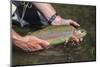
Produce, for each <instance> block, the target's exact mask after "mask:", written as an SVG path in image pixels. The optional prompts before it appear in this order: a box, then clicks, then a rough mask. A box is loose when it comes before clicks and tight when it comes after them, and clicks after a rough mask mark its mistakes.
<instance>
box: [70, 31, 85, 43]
mask: <svg viewBox="0 0 100 67" xmlns="http://www.w3.org/2000/svg"><path fill="white" fill-rule="evenodd" d="M80 35H81V33H80V32H79V31H74V32H73V35H72V37H71V42H72V44H73V45H78V44H79V42H81V41H83V38H82V37H81V36H80Z"/></svg>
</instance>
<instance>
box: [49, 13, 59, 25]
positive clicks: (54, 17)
mask: <svg viewBox="0 0 100 67" xmlns="http://www.w3.org/2000/svg"><path fill="white" fill-rule="evenodd" d="M57 15H58V14H57V13H55V14H54V15H52V16H51V18H50V19H49V20H48V23H49V24H51V23H52V22H53V21H54V20H55V19H56V17H57Z"/></svg>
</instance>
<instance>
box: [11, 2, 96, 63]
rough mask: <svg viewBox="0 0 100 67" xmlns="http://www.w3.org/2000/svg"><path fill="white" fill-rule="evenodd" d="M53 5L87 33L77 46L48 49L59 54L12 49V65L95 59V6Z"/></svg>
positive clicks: (63, 15)
mask: <svg viewBox="0 0 100 67" xmlns="http://www.w3.org/2000/svg"><path fill="white" fill-rule="evenodd" d="M53 6H54V7H55V9H56V10H57V11H58V13H59V14H60V15H61V16H62V17H64V18H72V19H74V20H75V21H77V22H79V23H80V25H81V27H82V28H84V29H86V30H87V32H88V33H87V35H86V37H85V38H84V41H83V42H82V43H80V44H79V45H77V46H70V44H68V45H67V46H65V47H63V46H61V45H60V46H56V47H55V48H51V49H48V50H51V51H56V52H57V53H59V54H61V55H59V56H54V55H43V56H42V55H37V54H30V53H23V52H20V51H16V50H13V54H12V55H13V56H12V57H13V58H12V60H13V62H12V63H13V65H27V64H45V63H62V62H66V63H68V62H80V61H95V60H96V7H95V6H77V5H74V6H73V5H59V4H56V5H55V4H53ZM62 48H63V49H62Z"/></svg>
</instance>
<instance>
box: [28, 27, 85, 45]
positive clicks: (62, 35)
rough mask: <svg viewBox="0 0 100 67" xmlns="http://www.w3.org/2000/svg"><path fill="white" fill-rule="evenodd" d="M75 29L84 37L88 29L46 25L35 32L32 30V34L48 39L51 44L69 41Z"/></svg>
mask: <svg viewBox="0 0 100 67" xmlns="http://www.w3.org/2000/svg"><path fill="white" fill-rule="evenodd" d="M74 31H78V32H80V36H79V37H84V36H85V35H86V31H85V30H84V29H76V28H75V27H73V26H66V25H61V26H51V25H50V26H46V27H43V28H42V29H40V30H37V31H35V32H31V33H30V35H33V36H36V37H38V38H40V39H43V40H46V41H48V42H49V43H50V45H57V44H60V43H64V42H65V41H66V42H68V41H69V40H70V38H71V36H72V35H73V32H74Z"/></svg>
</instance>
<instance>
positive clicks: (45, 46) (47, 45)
mask: <svg viewBox="0 0 100 67" xmlns="http://www.w3.org/2000/svg"><path fill="white" fill-rule="evenodd" d="M40 46H42V47H43V48H45V49H48V48H49V43H48V42H47V41H45V40H41V42H40Z"/></svg>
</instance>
